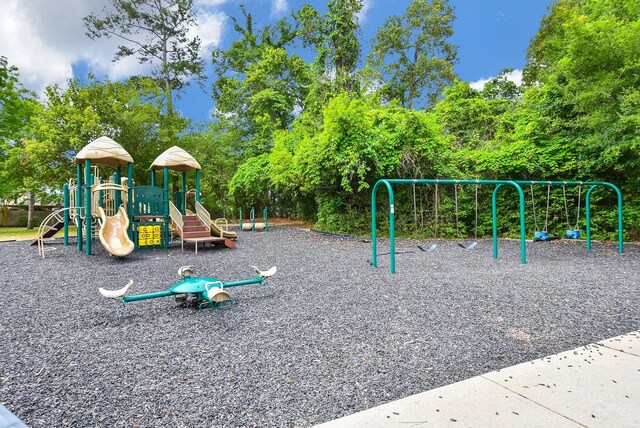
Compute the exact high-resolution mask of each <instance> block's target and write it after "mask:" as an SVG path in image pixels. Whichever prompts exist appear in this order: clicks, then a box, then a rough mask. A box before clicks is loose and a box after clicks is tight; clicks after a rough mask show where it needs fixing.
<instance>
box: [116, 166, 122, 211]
mask: <svg viewBox="0 0 640 428" xmlns="http://www.w3.org/2000/svg"><path fill="white" fill-rule="evenodd" d="M114 184H122V169H121V168H120V167H117V168H116V179H115V182H114ZM114 193H115V197H116V198H115V202H116V206H115V209H116V211H117V210H118V209H120V204H122V195H121V194H120V192H114Z"/></svg>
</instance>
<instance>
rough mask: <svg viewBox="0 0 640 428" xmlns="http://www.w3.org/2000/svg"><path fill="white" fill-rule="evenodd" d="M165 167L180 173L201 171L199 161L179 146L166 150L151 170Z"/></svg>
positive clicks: (152, 165)
mask: <svg viewBox="0 0 640 428" xmlns="http://www.w3.org/2000/svg"><path fill="white" fill-rule="evenodd" d="M165 166H166V167H167V168H169V169H172V170H174V171H180V172H187V171H191V170H194V169H201V167H200V164H199V163H198V161H196V160H195V159H194V158H193V156H191V155H190V154H189V153H187V152H186V151H184V150H183V149H181V148H180V147H178V146H173V147H170V148H168V149H167V150H165V151H164V153H162V154H161V155H160V156H158V157H157V158H156V160H154V161H153V163H152V164H151V169H163V168H164V167H165Z"/></svg>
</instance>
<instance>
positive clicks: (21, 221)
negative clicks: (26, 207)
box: [18, 214, 42, 227]
mask: <svg viewBox="0 0 640 428" xmlns="http://www.w3.org/2000/svg"><path fill="white" fill-rule="evenodd" d="M28 219H29V217H28V216H27V215H26V214H23V215H19V216H18V226H20V227H27V221H28ZM41 221H42V219H41V218H40V217H38V216H37V215H34V216H33V225H34V226H40V222H41Z"/></svg>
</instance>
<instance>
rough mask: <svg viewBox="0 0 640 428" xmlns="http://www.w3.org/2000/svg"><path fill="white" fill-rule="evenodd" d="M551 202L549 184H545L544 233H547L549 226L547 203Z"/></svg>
mask: <svg viewBox="0 0 640 428" xmlns="http://www.w3.org/2000/svg"><path fill="white" fill-rule="evenodd" d="M550 201H551V184H547V212H546V213H545V215H544V231H545V232H547V230H548V228H547V226H548V224H549V202H550Z"/></svg>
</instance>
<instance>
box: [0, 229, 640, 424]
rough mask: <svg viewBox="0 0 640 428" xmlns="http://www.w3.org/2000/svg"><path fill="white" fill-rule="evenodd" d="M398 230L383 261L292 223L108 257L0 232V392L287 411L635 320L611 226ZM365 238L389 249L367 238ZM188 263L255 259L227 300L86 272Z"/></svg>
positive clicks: (146, 410)
mask: <svg viewBox="0 0 640 428" xmlns="http://www.w3.org/2000/svg"><path fill="white" fill-rule="evenodd" d="M431 243H432V242H431V241H421V242H418V241H398V247H397V251H398V252H400V253H402V254H398V256H397V272H398V273H397V274H396V275H392V274H390V273H389V271H388V263H389V256H388V255H382V256H380V268H379V269H373V268H371V267H370V266H369V264H368V263H367V259H369V258H370V257H371V255H370V251H371V245H370V244H368V243H363V242H359V241H357V240H347V239H338V238H333V237H327V236H322V235H318V234H314V233H312V232H309V231H304V230H301V229H293V228H275V229H272V230H270V231H269V233H244V234H241V236H240V239H239V242H238V247H237V248H236V249H235V250H227V249H207V250H206V251H200V252H199V254H198V255H197V256H195V255H194V254H193V251H192V249H190V250H189V251H185V252H184V253H182V252H181V251H180V248H179V244H178V246H175V245H174V246H173V248H171V249H169V250H147V251H138V252H135V253H134V254H133V255H132V256H130V257H128V258H126V259H116V258H113V257H109V256H108V255H107V254H106V253H105V252H104V250H103V249H102V247H101V246H100V244H99V242H98V241H94V255H93V256H90V257H87V256H85V255H84V254H83V253H78V252H77V251H76V249H75V246H71V247H62V246H61V245H59V244H58V245H56V247H57V249H56V250H55V251H51V252H48V253H47V258H46V259H45V260H42V259H40V258H39V257H38V255H37V251H36V248H35V247H29V246H28V245H27V243H26V242H11V243H2V244H0V261H1V264H0V302H2V303H1V305H2V310H1V313H2V317H1V318H0V330H1V331H2V335H1V337H0V404H4V405H5V406H6V407H7V408H8V409H9V410H11V411H12V412H13V413H15V414H16V415H17V416H18V417H20V418H21V419H22V420H23V421H24V422H25V423H27V424H28V425H29V426H32V427H54V426H55V427H63V426H73V427H87V426H101V427H102V426H104V427H132V426H141V427H158V426H170V427H175V426H177V427H193V426H207V427H214V426H225V427H232V426H243V427H245V426H259V427H270V426H276V427H279V426H287V427H289V426H300V427H306V426H310V425H313V424H316V423H320V422H324V421H327V420H331V419H334V418H337V417H340V416H344V415H347V414H350V413H353V412H356V411H359V410H363V409H366V408H369V407H372V406H375V405H378V404H382V403H385V402H388V401H390V400H395V399H398V398H401V397H405V396H407V395H411V394H415V393H418V392H421V391H424V390H427V389H431V388H434V387H438V386H442V385H445V384H449V383H451V382H456V381H459V380H462V379H466V378H468V377H471V376H475V375H479V374H481V373H485V372H487V371H491V370H495V369H499V368H503V367H507V366H511V365H514V364H517V363H521V362H524V361H528V360H532V359H535V358H539V357H542V356H545V355H549V354H552V353H555V352H558V351H563V350H567V349H572V348H574V347H577V346H579V345H582V344H587V343H590V342H594V341H597V340H600V339H604V338H608V337H611V336H615V335H619V334H623V333H627V332H629V331H632V330H637V329H639V328H640V309H639V308H640V289H639V287H638V278H639V274H640V263H638V261H639V260H640V248H639V247H638V246H636V245H627V246H626V248H625V250H626V252H625V254H623V255H619V254H617V252H616V246H615V244H613V243H606V244H604V243H603V244H598V243H596V244H594V249H593V251H592V252H591V253H589V254H587V253H586V251H585V249H584V242H572V241H556V242H547V243H528V244H527V250H528V263H527V264H526V265H521V264H520V256H519V242H517V241H500V256H501V258H500V259H499V260H493V259H492V257H491V254H492V252H491V242H490V241H481V242H480V243H479V244H478V247H477V249H476V250H473V251H468V250H464V249H462V248H460V247H458V245H457V242H454V241H448V242H446V241H445V242H439V243H438V248H437V250H436V251H435V252H434V253H424V252H421V251H419V250H418V249H417V247H416V244H420V245H422V246H424V247H425V248H426V247H428V246H430V245H431ZM378 251H379V252H380V253H383V252H386V251H388V245H387V242H381V244H380V246H379V248H378ZM187 264H193V265H195V267H196V270H197V273H198V274H199V275H203V276H218V277H219V278H220V279H223V280H235V279H242V278H250V277H252V274H251V270H250V268H249V266H250V265H257V266H259V267H261V268H263V269H266V268H268V267H270V266H272V265H277V266H278V269H279V272H278V274H277V275H276V276H275V277H274V278H272V279H271V280H270V281H269V284H268V286H266V287H258V286H255V285H254V286H247V287H241V288H235V289H231V290H230V292H231V294H232V297H233V298H234V300H235V302H234V304H233V305H232V306H231V307H230V308H228V309H222V310H215V311H210V312H198V311H196V310H195V309H192V308H188V307H181V306H179V305H178V304H176V302H175V301H174V300H173V299H172V298H161V299H155V300H150V301H141V302H133V303H130V304H128V305H127V306H126V307H123V306H122V305H121V304H118V303H116V302H113V301H108V300H105V299H104V298H102V297H101V296H100V295H99V294H98V291H97V288H98V287H105V288H113V289H115V288H120V287H121V286H122V285H124V284H125V283H126V282H127V281H128V280H129V279H133V280H134V281H135V284H134V286H133V289H132V291H131V292H130V293H131V294H135V293H142V292H150V291H158V290H163V289H166V288H168V287H169V286H170V285H172V284H173V283H175V282H176V281H178V280H179V278H178V275H177V270H178V268H179V267H180V266H182V265H187Z"/></svg>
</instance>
